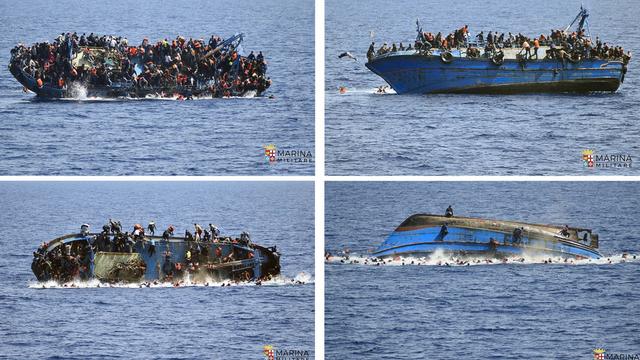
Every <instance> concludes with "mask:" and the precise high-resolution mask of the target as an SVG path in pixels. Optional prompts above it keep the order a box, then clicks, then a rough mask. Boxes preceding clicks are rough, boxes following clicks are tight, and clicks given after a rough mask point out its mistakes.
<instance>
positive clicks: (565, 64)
mask: <svg viewBox="0 0 640 360" xmlns="http://www.w3.org/2000/svg"><path fill="white" fill-rule="evenodd" d="M588 17H589V12H588V11H587V9H584V8H580V12H579V13H578V15H577V16H576V17H575V19H574V20H573V22H572V23H571V24H570V25H569V26H567V27H566V28H564V29H558V30H552V32H551V34H548V35H544V34H542V35H540V36H537V37H533V38H531V37H527V36H524V35H522V34H517V35H514V34H512V33H508V34H504V33H502V34H500V33H497V32H496V33H493V32H489V33H488V34H487V35H486V36H485V35H484V33H483V32H480V33H479V34H477V35H475V36H472V35H471V34H470V32H469V27H468V26H467V25H465V26H463V27H461V28H460V29H458V30H456V31H454V32H452V33H451V34H449V35H447V36H443V35H442V34H441V33H437V34H435V35H434V34H433V33H431V32H425V31H423V30H422V27H421V25H420V23H419V21H416V25H417V31H418V35H417V38H416V40H415V42H414V44H413V46H412V44H409V45H408V46H406V47H405V45H403V44H402V43H400V44H399V46H397V45H396V44H395V43H393V44H392V45H391V46H388V45H387V44H386V43H385V44H383V45H382V46H381V47H380V48H378V49H377V50H376V48H375V43H374V42H372V43H371V45H370V46H369V50H368V52H367V59H368V62H367V63H366V64H365V66H366V67H367V68H368V69H369V70H371V71H372V72H373V73H375V74H377V75H378V76H380V77H382V78H383V79H384V80H385V81H386V82H387V83H388V84H389V85H390V86H391V87H392V88H393V90H395V91H396V93H398V94H432V93H488V94H515V93H535V92H578V93H585V92H615V91H617V90H618V88H619V87H620V85H621V84H622V83H623V82H624V79H625V74H626V72H627V69H628V65H629V61H630V59H631V52H625V51H624V49H623V48H622V47H621V46H613V45H610V44H608V43H606V42H602V41H601V40H600V38H598V37H596V39H592V37H591V33H590V29H589V23H588ZM574 25H575V26H576V27H575V29H574V30H571V29H572V28H573V27H574Z"/></svg>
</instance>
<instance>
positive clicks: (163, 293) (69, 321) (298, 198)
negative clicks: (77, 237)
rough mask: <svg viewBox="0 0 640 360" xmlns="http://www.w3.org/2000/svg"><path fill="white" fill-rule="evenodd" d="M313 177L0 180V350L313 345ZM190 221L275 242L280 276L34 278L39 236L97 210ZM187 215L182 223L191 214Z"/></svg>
mask: <svg viewBox="0 0 640 360" xmlns="http://www.w3.org/2000/svg"><path fill="white" fill-rule="evenodd" d="M313 190H314V188H313V183H310V182H299V183H280V182H278V183H264V182H260V183H252V182H241V183H224V182H216V183H207V182H196V183H187V182H181V183H166V182H162V183H157V182H154V183H131V182H119V183H101V182H85V183H74V182H65V183H25V182H23V183H0V199H1V200H0V204H1V208H2V211H1V212H0V252H1V253H2V254H3V256H2V257H0V272H2V273H3V275H2V276H1V277H0V317H1V318H2V319H3V320H2V321H1V322H0V337H1V338H2V341H1V342H0V357H6V358H9V359H17V358H65V359H67V358H75V359H87V358H100V357H110V358H111V357H112V358H122V359H133V358H199V359H202V358H213V359H225V358H226V359H261V358H262V348H263V346H264V345H267V344H270V345H273V346H274V347H275V348H276V349H278V348H279V349H285V348H289V349H303V350H308V351H309V352H310V353H313V346H314V340H313V331H314V301H313V299H314V289H313V283H312V282H307V284H305V285H290V284H289V285H287V283H289V282H290V280H291V279H295V278H299V279H300V278H304V277H305V275H304V274H307V277H308V276H311V277H312V275H313V249H314V242H313V236H314V230H313V229H314V220H313V204H314V200H313V198H314V196H313ZM109 217H113V218H117V219H120V220H121V221H122V223H123V225H125V224H126V225H125V226H126V228H128V227H129V226H130V225H131V224H133V223H135V222H143V223H145V224H146V222H147V221H149V220H152V219H153V220H155V221H156V223H157V224H158V228H159V229H164V228H165V227H166V226H167V225H168V224H170V223H172V224H174V225H176V226H177V234H182V233H184V229H185V227H186V226H189V225H190V224H193V223H194V222H198V223H201V224H208V223H209V222H213V223H215V224H217V225H219V226H221V228H222V232H223V233H230V234H238V233H239V232H240V231H242V230H243V229H246V230H247V231H249V232H250V233H251V235H252V239H254V241H255V242H256V243H259V244H264V245H268V246H272V245H277V246H278V249H279V250H280V252H281V253H282V258H281V265H282V273H283V276H284V278H283V279H282V281H281V282H277V283H274V284H271V285H263V286H255V285H248V286H233V287H184V288H141V289H139V288H95V287H94V288H80V289H77V288H76V289H39V288H37V287H36V288H33V287H29V285H30V284H33V283H32V282H33V281H34V280H35V279H34V277H33V275H32V274H31V271H30V262H31V253H32V252H33V251H34V250H35V248H36V247H37V246H38V244H39V243H40V242H41V241H45V240H50V239H52V238H54V237H56V236H59V235H61V234H66V233H71V232H77V230H78V228H79V225H80V224H81V223H82V222H88V223H89V224H91V225H92V227H93V228H94V229H95V228H98V229H99V228H100V227H101V226H102V224H103V222H104V221H105V219H107V218H109ZM191 226H192V225H191Z"/></svg>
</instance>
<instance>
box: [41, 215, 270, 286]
mask: <svg viewBox="0 0 640 360" xmlns="http://www.w3.org/2000/svg"><path fill="white" fill-rule="evenodd" d="M155 230H156V225H155V223H154V222H151V223H149V225H148V226H147V232H146V233H145V229H144V228H143V227H142V225H140V224H136V225H134V228H133V231H132V232H131V233H129V232H123V231H122V226H121V224H120V222H119V221H114V220H110V221H109V224H108V225H104V226H103V229H102V232H100V233H91V232H90V229H89V225H88V224H83V225H82V227H81V230H80V233H75V234H68V235H64V236H61V237H58V238H56V239H53V240H51V241H48V242H43V243H42V244H41V245H40V247H39V248H38V249H37V250H36V251H35V252H34V253H33V261H32V264H31V269H32V271H33V274H34V275H35V276H36V278H37V279H38V281H51V280H53V281H57V282H59V283H66V282H70V281H73V280H91V279H98V280H100V281H104V282H109V283H116V282H124V283H135V282H141V281H160V282H176V281H180V280H182V279H184V278H186V277H189V279H190V280H191V281H192V282H202V283H205V282H207V283H208V282H223V281H234V282H250V281H253V282H261V281H263V280H270V279H272V278H273V277H276V276H278V275H279V274H280V254H279V253H278V251H277V248H276V247H275V246H272V247H265V246H261V245H258V244H255V243H253V242H252V241H251V238H250V236H249V234H248V233H246V232H243V233H242V234H241V235H240V237H236V238H232V237H230V236H224V235H221V234H220V231H219V230H218V228H217V227H216V226H215V225H213V224H209V229H204V228H203V227H202V226H200V225H198V224H194V232H191V231H189V230H185V235H184V237H178V236H174V232H175V227H174V226H173V225H170V226H168V227H167V229H166V230H165V231H164V232H163V234H162V236H156V235H155Z"/></svg>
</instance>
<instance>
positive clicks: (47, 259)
mask: <svg viewBox="0 0 640 360" xmlns="http://www.w3.org/2000/svg"><path fill="white" fill-rule="evenodd" d="M48 247H49V244H47V243H43V244H41V245H40V247H39V248H38V250H37V251H35V252H34V253H33V257H34V261H33V263H32V270H33V271H34V273H35V274H36V276H37V277H38V278H45V279H50V280H55V281H58V282H61V283H62V282H68V281H71V280H72V279H76V278H79V279H82V280H86V279H88V278H89V277H90V275H91V274H90V270H89V269H90V266H91V257H90V256H89V248H88V245H86V244H85V243H73V244H64V243H58V244H56V245H55V247H54V248H52V249H49V248H48Z"/></svg>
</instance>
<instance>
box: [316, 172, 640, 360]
mask: <svg viewBox="0 0 640 360" xmlns="http://www.w3.org/2000/svg"><path fill="white" fill-rule="evenodd" d="M325 194H326V202H325V204H326V205H325V211H326V218H325V221H326V228H325V233H326V235H325V241H326V247H327V249H329V250H331V251H332V252H334V253H336V252H338V251H340V250H342V249H344V248H350V249H351V251H352V252H353V253H358V254H364V255H366V254H367V251H368V250H369V249H372V248H375V247H376V246H378V245H379V244H380V243H381V242H382V241H383V240H384V238H385V237H386V236H387V235H388V234H389V233H390V232H391V231H393V229H394V228H395V227H396V226H397V225H399V224H400V223H401V222H402V221H403V220H404V219H405V218H406V217H408V216H409V215H411V214H413V213H416V212H432V213H434V212H435V213H441V212H444V209H445V208H446V207H447V206H448V205H449V204H451V205H453V207H454V210H455V211H456V213H457V214H459V215H461V216H481V217H487V218H497V219H511V220H520V221H529V222H540V223H556V224H565V223H567V224H570V225H574V226H584V227H592V228H593V229H594V230H595V231H596V232H597V233H599V235H600V250H601V251H602V253H603V254H604V255H605V256H607V257H611V258H613V256H614V255H616V254H618V255H619V254H621V253H622V252H625V251H628V252H631V253H635V254H638V253H640V240H639V239H640V236H639V235H638V234H639V230H640V229H639V228H638V225H637V220H638V218H640V204H639V201H640V200H639V198H640V197H639V195H640V184H638V183H633V182H629V183H611V182H607V183H605V182H588V183H584V182H580V183H578V182H562V183H557V182H536V183H527V182H508V183H502V182H483V183H478V182H456V183H443V182H436V183H402V182H394V183H375V182H367V183H339V182H338V183H336V182H329V183H328V184H327V185H326V192H325ZM618 258H619V256H618ZM639 275H640V263H639V262H637V260H636V262H626V263H620V262H614V264H611V265H609V264H605V265H595V264H585V265H566V264H507V265H503V264H496V265H479V266H470V267H455V266H454V267H445V266H415V265H414V266H411V265H406V266H382V267H374V266H365V265H352V264H340V263H329V264H327V265H326V268H325V277H326V280H325V288H326V290H325V308H326V310H325V354H326V358H327V359H355V358H366V359H425V358H436V359H462V358H470V359H486V358H512V359H517V358H520V359H534V358H540V359H561V358H565V359H566V358H581V359H587V358H592V356H593V355H592V350H593V349H595V348H596V347H603V348H605V349H606V350H607V353H609V354H612V353H640V337H638V334H637V330H638V325H637V319H638V318H639V317H640V294H638V276H639Z"/></svg>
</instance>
